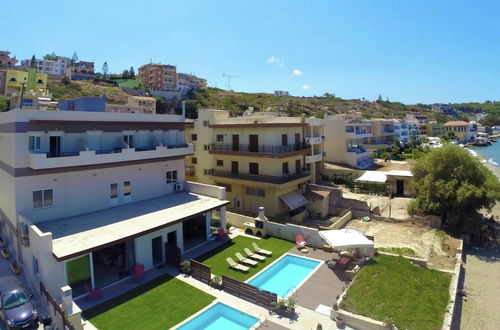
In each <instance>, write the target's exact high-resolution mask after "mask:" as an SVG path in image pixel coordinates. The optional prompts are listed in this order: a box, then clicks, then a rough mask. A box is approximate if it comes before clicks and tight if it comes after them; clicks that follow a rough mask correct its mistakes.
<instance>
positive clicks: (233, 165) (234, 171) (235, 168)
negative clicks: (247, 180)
mask: <svg viewBox="0 0 500 330" xmlns="http://www.w3.org/2000/svg"><path fill="white" fill-rule="evenodd" d="M238 173H239V169H238V162H231V174H232V175H238Z"/></svg>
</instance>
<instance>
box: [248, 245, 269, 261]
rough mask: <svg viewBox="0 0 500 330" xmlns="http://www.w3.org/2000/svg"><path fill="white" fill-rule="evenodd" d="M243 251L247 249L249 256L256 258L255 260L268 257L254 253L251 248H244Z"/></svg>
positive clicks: (262, 259)
mask: <svg viewBox="0 0 500 330" xmlns="http://www.w3.org/2000/svg"><path fill="white" fill-rule="evenodd" d="M243 251H245V253H246V254H247V256H248V257H249V258H252V259H255V260H258V261H264V260H266V257H264V256H261V255H260V254H258V253H252V251H250V249H249V248H244V249H243Z"/></svg>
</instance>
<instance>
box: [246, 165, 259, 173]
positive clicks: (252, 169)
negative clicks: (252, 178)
mask: <svg viewBox="0 0 500 330" xmlns="http://www.w3.org/2000/svg"><path fill="white" fill-rule="evenodd" d="M248 165H249V166H248V170H249V173H250V174H254V175H259V163H250V164H248Z"/></svg>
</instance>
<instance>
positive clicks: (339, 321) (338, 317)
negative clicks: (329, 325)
mask: <svg viewBox="0 0 500 330" xmlns="http://www.w3.org/2000/svg"><path fill="white" fill-rule="evenodd" d="M335 324H336V325H337V327H343V326H344V325H345V321H344V318H343V317H342V315H340V314H338V315H336V316H335Z"/></svg>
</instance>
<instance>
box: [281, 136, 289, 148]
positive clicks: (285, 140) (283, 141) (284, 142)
mask: <svg viewBox="0 0 500 330" xmlns="http://www.w3.org/2000/svg"><path fill="white" fill-rule="evenodd" d="M287 146H288V135H287V134H281V149H282V150H281V152H287V151H288V150H287Z"/></svg>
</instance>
